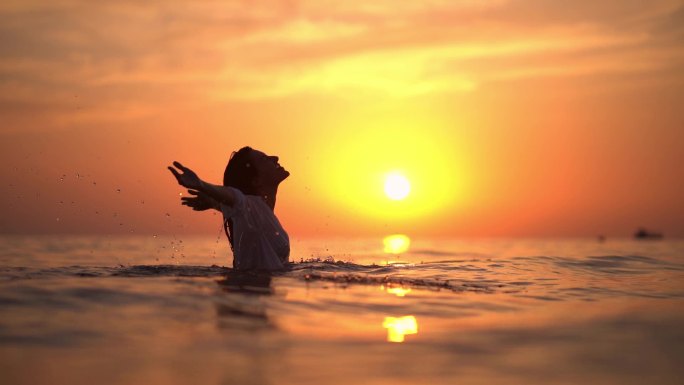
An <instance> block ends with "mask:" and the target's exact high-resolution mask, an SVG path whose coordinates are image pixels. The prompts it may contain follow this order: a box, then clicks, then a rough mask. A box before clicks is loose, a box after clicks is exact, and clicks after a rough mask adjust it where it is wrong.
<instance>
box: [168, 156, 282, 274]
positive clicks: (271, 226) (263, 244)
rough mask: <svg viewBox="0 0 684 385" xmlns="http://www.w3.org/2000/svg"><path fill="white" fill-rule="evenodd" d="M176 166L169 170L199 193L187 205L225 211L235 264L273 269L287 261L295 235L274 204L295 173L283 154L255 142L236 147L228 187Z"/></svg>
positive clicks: (226, 178)
mask: <svg viewBox="0 0 684 385" xmlns="http://www.w3.org/2000/svg"><path fill="white" fill-rule="evenodd" d="M173 166H174V167H175V168H174V167H169V170H171V173H173V175H174V176H175V177H176V180H177V181H178V184H180V185H181V186H183V187H185V188H187V189H188V192H189V193H190V194H191V195H193V196H192V197H183V198H181V204H183V205H186V206H188V207H190V208H192V209H193V210H195V211H203V210H208V209H215V210H219V211H221V212H222V213H223V219H224V220H223V227H224V230H225V232H226V235H227V236H228V241H229V242H230V246H231V248H232V249H233V267H234V268H235V269H238V270H268V271H273V270H282V269H283V268H284V267H285V266H286V265H287V263H288V258H289V255H290V240H289V238H288V236H287V233H286V232H285V230H284V229H283V227H282V225H281V224H280V222H279V221H278V218H276V216H275V214H274V213H273V209H274V207H275V202H276V194H277V192H278V185H280V182H282V181H283V180H285V179H286V178H287V177H288V176H289V175H290V173H289V172H288V171H287V170H285V169H284V168H283V167H282V166H281V165H280V164H279V163H278V157H277V156H268V155H266V154H264V153H263V152H261V151H258V150H255V149H253V148H251V147H243V148H241V149H240V150H239V151H236V152H233V154H232V155H231V156H230V160H229V161H228V165H227V166H226V170H225V172H224V174H223V186H220V185H214V184H211V183H207V182H205V181H203V180H201V179H200V178H199V177H198V176H197V174H195V172H194V171H192V170H191V169H189V168H187V167H185V166H183V165H182V164H180V163H179V162H173ZM176 168H177V169H178V170H176ZM179 171H180V172H179Z"/></svg>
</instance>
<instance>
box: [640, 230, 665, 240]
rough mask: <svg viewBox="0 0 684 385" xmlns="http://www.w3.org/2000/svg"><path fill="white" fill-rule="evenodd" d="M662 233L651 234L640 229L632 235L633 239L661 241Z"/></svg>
mask: <svg viewBox="0 0 684 385" xmlns="http://www.w3.org/2000/svg"><path fill="white" fill-rule="evenodd" d="M662 238H663V234H662V233H652V232H650V231H647V230H646V229H644V228H640V229H638V230H637V231H636V233H634V239H662Z"/></svg>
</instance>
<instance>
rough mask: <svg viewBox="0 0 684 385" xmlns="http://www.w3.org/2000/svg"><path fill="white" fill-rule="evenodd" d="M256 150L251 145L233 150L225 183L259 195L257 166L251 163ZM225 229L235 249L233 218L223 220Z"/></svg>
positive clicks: (225, 172) (225, 175)
mask: <svg viewBox="0 0 684 385" xmlns="http://www.w3.org/2000/svg"><path fill="white" fill-rule="evenodd" d="M252 151H254V149H253V148H251V147H249V146H245V147H242V148H241V149H239V150H238V151H233V153H232V154H231V155H230V159H229V160H228V164H227V165H226V170H225V171H224V172H223V185H224V186H230V187H234V188H236V189H238V190H240V191H241V192H242V193H243V194H245V195H257V191H256V188H255V187H254V179H255V178H256V176H257V171H256V168H255V167H253V166H252V165H251V164H250V158H249V154H250V153H251V152H252ZM223 231H224V232H225V233H226V236H227V237H228V242H229V243H230V248H231V250H232V249H233V237H232V234H233V220H232V219H225V220H224V221H223Z"/></svg>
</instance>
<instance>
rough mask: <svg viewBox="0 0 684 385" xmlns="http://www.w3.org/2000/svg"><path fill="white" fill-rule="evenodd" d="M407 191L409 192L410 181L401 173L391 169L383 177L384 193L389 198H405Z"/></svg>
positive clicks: (396, 199)
mask: <svg viewBox="0 0 684 385" xmlns="http://www.w3.org/2000/svg"><path fill="white" fill-rule="evenodd" d="M409 192H411V183H410V182H409V180H408V179H406V177H405V176H404V175H403V174H402V173H400V172H398V171H393V172H391V173H389V174H387V177H386V178H385V195H387V197H388V198H389V199H392V200H395V201H400V200H402V199H404V198H406V197H407V196H408V195H409Z"/></svg>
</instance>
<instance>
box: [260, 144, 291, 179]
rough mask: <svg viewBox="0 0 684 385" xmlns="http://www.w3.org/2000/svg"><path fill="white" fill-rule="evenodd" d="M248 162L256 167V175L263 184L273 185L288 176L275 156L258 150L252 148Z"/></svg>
mask: <svg viewBox="0 0 684 385" xmlns="http://www.w3.org/2000/svg"><path fill="white" fill-rule="evenodd" d="M250 158H251V160H250V163H251V164H252V166H253V167H254V168H255V169H256V173H257V177H258V178H259V179H260V180H261V182H262V183H263V184H265V185H275V186H277V185H278V183H280V182H282V181H283V180H285V178H287V177H288V176H290V173H289V172H288V171H287V170H285V169H284V168H283V167H282V166H281V165H280V164H279V163H278V157H277V156H268V155H266V154H264V153H263V152H261V151H259V150H252V152H251V153H250Z"/></svg>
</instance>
